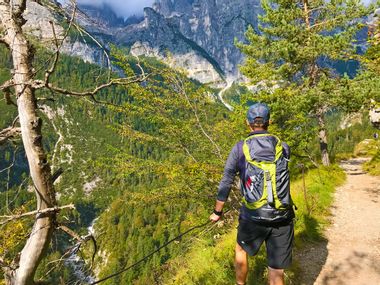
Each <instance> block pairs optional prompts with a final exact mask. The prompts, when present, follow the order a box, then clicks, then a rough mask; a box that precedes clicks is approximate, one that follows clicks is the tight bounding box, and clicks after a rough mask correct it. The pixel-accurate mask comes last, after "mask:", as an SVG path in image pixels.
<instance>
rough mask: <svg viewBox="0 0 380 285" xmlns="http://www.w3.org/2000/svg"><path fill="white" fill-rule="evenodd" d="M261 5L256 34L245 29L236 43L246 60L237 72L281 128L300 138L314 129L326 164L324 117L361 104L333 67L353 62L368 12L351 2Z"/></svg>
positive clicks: (299, 2) (356, 2)
mask: <svg viewBox="0 0 380 285" xmlns="http://www.w3.org/2000/svg"><path fill="white" fill-rule="evenodd" d="M262 5H263V8H264V15H262V16H261V17H260V25H259V30H258V31H255V30H254V29H253V28H252V27H250V28H248V30H247V33H246V38H247V40H248V43H237V45H238V47H239V48H240V49H241V50H242V52H243V53H245V54H246V56H247V60H246V62H245V64H244V65H243V66H242V67H241V70H242V72H243V73H244V74H245V75H246V76H247V77H248V78H249V79H250V80H251V83H252V84H259V85H261V86H264V88H263V89H264V90H263V91H262V92H260V93H259V95H258V100H262V101H265V102H268V103H269V104H270V105H271V107H272V110H273V113H274V114H275V117H277V122H279V123H280V127H281V128H285V129H286V131H287V132H292V133H294V132H299V134H305V131H306V132H307V130H309V129H311V128H313V127H315V126H316V128H315V130H316V131H317V133H318V137H319V140H320V147H321V155H322V160H323V163H324V164H329V158H328V154H327V134H326V126H325V115H326V114H327V113H328V112H331V111H336V110H337V109H340V110H345V111H353V110H357V109H359V108H360V107H361V105H362V98H361V97H360V96H358V94H356V93H353V92H349V90H347V89H348V88H347V86H348V82H349V78H348V77H347V76H342V75H340V74H339V73H338V72H337V70H336V69H335V68H334V64H336V63H337V61H350V60H352V59H354V58H357V56H356V45H355V37H356V35H357V33H358V32H359V31H360V30H361V29H362V28H363V24H362V20H361V19H362V18H363V17H365V16H366V15H368V14H369V13H370V12H371V11H373V7H372V6H370V7H368V8H366V7H365V6H363V5H362V4H360V3H359V2H358V1H355V0H339V1H323V0H316V1H307V0H303V1H291V0H281V1H269V0H265V1H263V2H262ZM286 119H290V120H286ZM306 139H307V140H310V139H311V137H310V136H306ZM306 143H307V141H306Z"/></svg>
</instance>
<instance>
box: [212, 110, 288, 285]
mask: <svg viewBox="0 0 380 285" xmlns="http://www.w3.org/2000/svg"><path fill="white" fill-rule="evenodd" d="M269 118H270V111H269V108H268V106H267V105H266V104H263V103H256V104H254V105H252V106H251V107H250V108H249V109H248V112H247V124H248V127H249V128H250V130H251V133H250V134H249V135H248V137H247V138H246V139H245V140H243V141H240V142H238V143H237V144H236V145H235V146H234V147H233V149H232V151H231V153H230V154H229V157H228V159H227V162H226V165H225V169H224V176H223V178H222V180H221V182H220V185H219V189H218V195H217V200H216V204H215V208H214V212H213V213H212V214H211V216H210V220H211V221H212V222H217V221H218V220H219V219H220V218H221V216H222V213H223V206H224V203H225V201H227V198H228V195H229V193H230V190H231V187H232V184H233V183H234V179H235V176H236V175H237V174H239V177H240V188H241V189H240V190H241V194H242V195H243V203H242V207H241V209H240V215H239V227H238V234H237V243H236V248H235V270H236V284H238V285H243V284H245V282H246V279H247V273H248V260H247V254H249V255H251V256H253V255H256V254H257V252H258V251H259V249H260V247H261V245H262V244H263V242H264V241H265V245H266V249H267V263H268V270H269V274H268V277H269V284H270V285H283V284H285V283H284V269H285V268H288V267H289V266H290V264H291V262H292V246H293V238H294V225H293V218H294V211H293V203H292V200H291V197H290V181H289V170H288V161H289V157H290V149H289V146H288V145H287V144H286V143H282V142H281V141H280V140H279V139H278V138H277V137H275V136H274V135H271V134H269V133H268V125H269Z"/></svg>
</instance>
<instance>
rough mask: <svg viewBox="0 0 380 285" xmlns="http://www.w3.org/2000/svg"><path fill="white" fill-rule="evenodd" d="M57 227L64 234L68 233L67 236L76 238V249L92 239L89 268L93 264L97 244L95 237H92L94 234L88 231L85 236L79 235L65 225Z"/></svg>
mask: <svg viewBox="0 0 380 285" xmlns="http://www.w3.org/2000/svg"><path fill="white" fill-rule="evenodd" d="M57 228H58V229H60V230H62V231H63V232H65V233H66V234H68V235H69V236H71V237H73V238H74V239H76V240H77V241H78V243H79V244H78V250H79V248H80V246H81V244H82V243H84V242H87V241H89V240H91V241H92V243H93V245H94V252H93V254H92V258H91V266H90V270H91V269H92V266H93V264H94V259H95V254H96V252H97V251H98V245H97V243H96V239H95V238H94V236H93V235H92V234H91V233H90V234H88V235H87V236H84V237H81V236H79V235H78V234H77V233H76V232H74V231H73V230H72V229H70V228H68V227H66V226H65V225H59V226H58V227H57Z"/></svg>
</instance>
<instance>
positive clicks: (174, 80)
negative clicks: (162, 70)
mask: <svg viewBox="0 0 380 285" xmlns="http://www.w3.org/2000/svg"><path fill="white" fill-rule="evenodd" d="M170 80H171V81H172V83H173V84H174V86H175V87H176V89H177V92H178V93H179V94H182V95H183V96H184V97H185V99H186V102H187V103H188V104H189V106H190V108H191V110H192V111H193V113H194V117H195V119H196V121H197V124H198V126H199V128H200V130H201V132H202V133H203V135H204V136H205V137H206V138H207V139H208V140H209V141H210V142H211V144H212V145H213V146H214V148H215V150H216V152H215V154H216V156H217V157H218V158H219V159H220V160H221V161H223V158H222V155H221V151H220V147H219V146H218V144H217V143H216V142H215V141H214V140H213V139H212V137H211V136H210V135H209V134H208V133H207V132H206V130H205V129H204V128H203V125H202V123H201V120H200V118H199V115H198V110H197V108H196V107H195V106H194V105H193V104H192V103H191V101H190V98H189V96H188V95H187V93H186V90H185V86H184V84H183V81H182V80H181V79H179V78H178V77H177V76H175V77H174V78H171V79H170Z"/></svg>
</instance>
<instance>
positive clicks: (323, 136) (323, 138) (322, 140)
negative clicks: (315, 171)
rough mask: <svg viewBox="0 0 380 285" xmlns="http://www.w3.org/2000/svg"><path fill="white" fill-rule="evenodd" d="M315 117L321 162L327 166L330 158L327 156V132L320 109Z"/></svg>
mask: <svg viewBox="0 0 380 285" xmlns="http://www.w3.org/2000/svg"><path fill="white" fill-rule="evenodd" d="M317 118H318V126H319V133H318V137H319V147H320V150H321V158H322V164H323V165H324V166H329V165H330V158H329V153H328V144H327V132H326V126H325V117H324V115H323V112H322V111H320V112H318V114H317Z"/></svg>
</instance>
